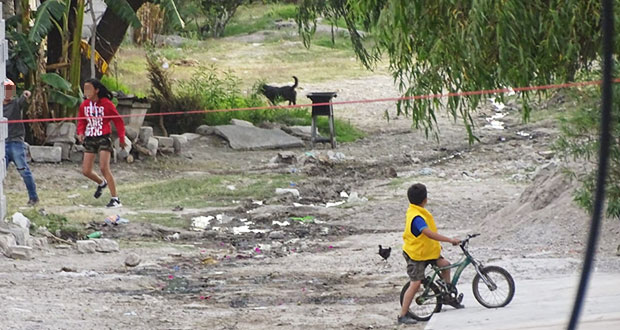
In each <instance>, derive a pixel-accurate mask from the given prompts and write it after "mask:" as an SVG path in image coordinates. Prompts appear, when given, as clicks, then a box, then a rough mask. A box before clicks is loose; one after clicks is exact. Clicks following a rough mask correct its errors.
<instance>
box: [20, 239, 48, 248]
mask: <svg viewBox="0 0 620 330" xmlns="http://www.w3.org/2000/svg"><path fill="white" fill-rule="evenodd" d="M26 245H27V246H29V247H31V248H33V249H36V250H47V249H49V243H48V241H47V237H30V238H29V239H28V242H26Z"/></svg>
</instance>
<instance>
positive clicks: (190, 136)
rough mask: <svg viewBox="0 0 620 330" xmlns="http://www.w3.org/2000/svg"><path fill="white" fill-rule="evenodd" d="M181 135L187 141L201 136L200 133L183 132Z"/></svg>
mask: <svg viewBox="0 0 620 330" xmlns="http://www.w3.org/2000/svg"><path fill="white" fill-rule="evenodd" d="M181 135H182V136H184V137H185V138H186V139H187V142H190V141H194V140H197V139H200V137H201V136H202V135H200V134H196V133H183V134H181Z"/></svg>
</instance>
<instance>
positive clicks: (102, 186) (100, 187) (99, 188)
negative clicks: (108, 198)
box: [93, 180, 108, 198]
mask: <svg viewBox="0 0 620 330" xmlns="http://www.w3.org/2000/svg"><path fill="white" fill-rule="evenodd" d="M107 186H108V182H107V181H105V180H103V183H102V184H99V185H97V190H95V194H94V195H93V196H94V197H95V198H99V197H101V194H102V193H103V189H105V187H107Z"/></svg>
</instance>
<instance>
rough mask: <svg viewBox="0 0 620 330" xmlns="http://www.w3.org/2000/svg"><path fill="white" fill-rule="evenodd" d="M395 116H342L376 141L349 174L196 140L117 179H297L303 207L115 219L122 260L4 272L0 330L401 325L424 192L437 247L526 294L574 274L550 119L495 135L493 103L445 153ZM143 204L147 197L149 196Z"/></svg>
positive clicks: (309, 159)
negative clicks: (167, 220) (406, 245)
mask: <svg viewBox="0 0 620 330" xmlns="http://www.w3.org/2000/svg"><path fill="white" fill-rule="evenodd" d="M302 87H303V89H304V91H314V90H321V91H325V90H336V91H338V92H339V96H338V99H337V100H338V101H341V100H342V101H344V100H353V99H360V98H362V99H366V98H375V97H391V96H395V95H397V93H396V91H395V89H394V88H393V86H392V80H391V78H389V77H384V76H374V77H367V78H360V79H353V80H343V81H333V82H329V83H324V84H315V85H303V86H302ZM299 102H300V103H302V101H299ZM394 108H395V107H394V104H383V103H379V104H374V103H371V104H366V105H363V106H352V105H348V106H346V107H345V106H342V107H336V114H337V116H338V117H339V118H342V119H346V120H350V121H351V122H352V123H353V124H354V125H355V126H357V127H360V128H361V129H363V130H364V131H365V132H367V136H366V137H365V138H363V139H361V140H359V141H357V142H354V143H347V144H340V145H339V146H338V148H337V150H335V151H336V152H341V153H342V154H344V156H345V159H330V158H329V157H328V156H327V152H328V151H329V150H330V149H329V148H328V146H327V145H325V146H318V147H317V148H316V149H314V150H310V148H309V147H306V148H300V149H294V150H291V151H293V152H294V153H295V155H296V156H297V159H298V162H297V163H294V164H275V165H274V164H270V160H271V159H272V158H273V157H274V156H276V155H277V153H278V151H274V150H266V151H247V152H238V151H233V150H231V149H229V148H227V147H226V146H225V144H223V143H221V141H214V140H213V138H209V137H202V138H200V139H198V140H194V141H193V142H191V148H190V154H191V159H189V158H187V157H176V158H171V159H169V160H168V161H170V162H171V164H173V165H170V166H164V165H161V163H163V162H165V161H166V160H165V159H160V160H158V164H159V165H157V166H158V167H155V166H153V164H149V163H147V162H136V163H133V164H126V163H119V164H116V165H113V171H114V173H115V175H116V177H117V181H118V182H119V183H120V188H119V191H120V193H121V197H122V196H123V189H124V188H125V189H129V187H130V186H135V185H139V184H141V183H148V182H151V181H156V180H161V179H180V178H187V179H190V180H191V179H192V178H198V177H202V176H205V175H206V176H209V175H213V176H215V175H220V174H227V175H232V176H234V177H238V178H239V181H237V184H236V185H237V187H236V188H237V189H238V188H239V186H240V184H241V185H242V184H243V182H244V181H243V180H244V178H246V179H247V180H250V179H249V178H255V177H256V176H258V177H265V176H269V175H272V174H279V175H289V174H290V175H291V180H290V181H294V182H293V184H294V187H295V188H296V189H298V190H299V192H300V198H299V199H297V198H295V197H293V196H286V195H285V196H276V195H275V193H270V194H268V195H267V196H265V198H260V197H254V196H249V197H248V196H245V197H241V198H239V200H237V201H234V203H232V204H230V205H218V204H217V203H213V200H211V201H209V200H205V201H204V204H203V205H200V203H198V205H192V206H191V207H188V206H186V207H185V208H184V210H183V211H182V212H175V211H172V210H171V208H168V207H167V206H165V205H163V204H162V206H161V207H157V205H148V207H147V210H144V209H143V208H141V207H139V205H131V203H128V202H126V201H125V203H124V204H125V206H124V207H123V209H122V210H120V211H119V213H120V214H121V215H123V216H124V217H126V218H127V219H130V224H128V225H119V226H118V227H114V228H106V227H103V228H97V229H101V230H102V231H103V232H104V237H109V238H114V239H118V240H119V241H120V243H121V250H120V252H118V253H110V254H101V253H98V254H78V253H77V252H76V251H75V250H73V249H63V248H62V246H59V245H58V244H51V245H50V248H49V249H48V250H46V251H40V252H38V253H37V254H36V257H35V258H34V259H33V260H28V261H23V260H12V259H8V258H4V257H1V258H0V279H1V280H0V286H1V287H2V289H1V290H0V301H2V311H3V317H2V318H1V320H0V328H2V329H130V328H131V329H302V328H303V329H390V328H397V327H398V326H397V325H396V315H397V313H398V310H399V302H398V294H399V292H400V288H401V286H402V285H403V284H404V283H405V281H406V280H407V277H406V273H405V263H404V260H403V258H402V256H401V252H400V250H401V242H402V238H401V234H402V230H403V222H404V213H405V210H406V207H407V200H406V189H407V188H408V187H409V185H410V184H412V183H415V182H422V183H424V184H426V185H427V187H428V189H429V199H430V202H429V205H428V208H429V210H430V211H431V212H432V213H433V215H434V216H435V219H436V221H437V223H438V225H439V230H440V232H442V233H444V234H446V235H449V236H457V237H463V236H465V235H466V234H468V233H475V232H478V233H481V234H482V235H481V236H480V237H479V238H476V239H474V240H472V244H471V250H472V253H473V254H474V255H475V256H476V257H478V258H480V259H481V260H483V261H485V262H487V263H489V264H497V265H501V266H503V267H505V268H506V269H507V270H508V271H509V272H510V273H511V274H512V275H513V277H514V278H515V280H516V285H517V294H518V286H519V280H522V279H536V278H552V277H554V276H556V275H558V274H571V273H575V272H578V271H579V269H580V265H581V257H582V254H583V250H584V246H585V242H586V237H587V234H588V224H589V222H590V219H589V217H588V215H587V214H585V213H584V212H583V211H582V210H580V209H578V208H577V207H576V206H574V205H573V203H572V197H571V191H572V188H573V187H574V183H571V182H569V181H568V180H566V179H565V178H564V177H563V176H562V175H561V168H562V166H563V165H565V164H563V163H562V161H560V160H559V159H558V158H556V157H555V156H554V155H553V153H550V152H549V151H550V145H551V143H553V140H554V138H555V136H556V134H557V131H556V128H555V123H554V122H553V121H551V120H539V121H536V122H534V123H530V124H522V123H521V122H520V116H521V115H520V113H519V112H518V111H517V110H516V109H510V107H509V109H507V110H505V112H506V113H507V116H506V117H505V118H503V119H502V120H503V121H504V123H505V126H506V129H504V130H496V129H492V128H484V126H485V125H486V123H487V121H486V118H487V117H490V116H491V115H493V114H494V113H495V110H494V109H493V107H492V106H491V105H490V104H486V105H483V106H482V107H481V109H480V111H479V112H478V113H477V114H476V118H475V121H476V123H477V124H478V125H479V127H478V130H477V133H478V134H479V137H480V138H481V141H480V142H479V143H476V144H474V145H469V144H468V142H467V139H466V133H465V130H464V128H463V127H462V125H460V124H459V123H454V121H453V120H452V119H450V118H448V117H445V116H443V115H442V116H441V117H440V118H438V121H439V127H440V130H441V131H440V132H441V133H440V135H441V139H440V141H439V142H435V141H433V140H427V139H426V138H425V137H424V135H423V134H422V133H421V132H419V131H416V130H412V129H411V119H410V118H405V117H402V116H401V117H396V116H395V112H394V111H395V110H394ZM386 110H387V111H389V112H390V113H391V116H390V117H391V119H390V121H387V120H385V118H384V111H386ZM308 152H311V153H312V155H309V154H307V153H308ZM79 167H80V165H79V164H73V163H63V164H61V165H40V164H34V165H33V166H32V168H33V172H34V173H35V175H36V179H37V183H38V185H39V189H40V190H47V191H48V192H49V191H53V192H55V193H57V194H61V195H62V194H67V195H69V194H72V189H79V188H80V187H81V186H83V185H87V184H88V183H87V181H86V179H84V178H83V177H82V176H81V174H80V172H79ZM9 172H10V175H9V177H8V178H7V180H6V181H5V189H6V190H8V191H10V192H21V193H23V194H25V191H24V190H25V189H24V187H23V184H22V183H21V179H20V178H19V176H17V174H16V173H15V170H14V169H13V168H12V167H11V168H10V170H9ZM394 174H396V176H394ZM282 188H290V185H288V186H282ZM343 191H344V192H346V193H347V194H348V195H351V194H352V193H357V194H358V196H360V197H362V199H361V200H359V201H357V202H356V201H351V202H345V203H344V204H341V205H338V206H333V207H326V203H335V202H339V201H347V200H348V199H347V198H346V197H341V192H343ZM142 193H143V194H145V195H148V194H151V193H152V191H149V189H148V187H145V188H144V189H143V191H142ZM365 199H367V200H365ZM89 203H90V204H87V205H84V204H81V203H76V202H73V201H72V200H71V199H70V198H69V197H67V203H66V204H64V205H46V202H45V201H44V200H43V201H42V204H41V206H40V207H41V208H45V209H46V210H47V211H49V212H54V213H61V214H62V213H67V212H70V211H75V210H79V211H80V212H82V213H89V212H92V213H93V214H105V213H106V212H108V211H106V210H103V209H102V208H101V207H97V205H98V204H97V203H99V202H97V201H92V202H89ZM101 205H103V202H102V203H101ZM137 209H141V212H142V213H144V212H145V211H148V212H152V213H153V214H157V215H158V216H160V217H161V214H169V215H170V216H171V217H173V218H174V219H177V221H178V224H177V226H163V225H158V224H152V223H149V221H134V219H133V218H132V217H133V216H135V214H136V213H137ZM108 213H109V212H108ZM218 215H220V217H219V219H218V218H215V219H213V220H212V221H211V222H210V223H209V225H208V226H207V227H206V229H205V230H203V231H192V230H190V225H191V219H192V218H196V217H199V216H204V217H209V216H213V217H216V216H218ZM97 217H99V215H97ZM102 220H103V218H101V221H99V223H101V222H103V221H102ZM175 234H176V235H175ZM619 234H620V223H618V221H614V220H605V221H604V225H603V228H602V231H601V236H600V240H599V250H598V255H597V263H596V268H597V271H601V272H607V273H615V274H619V275H620V257H617V256H616V248H617V246H618V244H619V243H620V241H619V240H618V237H619ZM379 244H381V245H383V246H390V247H392V256H391V257H390V258H389V259H388V262H387V263H386V262H383V260H382V259H381V258H380V256H379V255H378V254H377V250H378V245H379ZM443 248H444V254H445V256H446V257H447V258H448V259H450V260H457V259H458V258H459V257H460V253H459V250H458V249H457V248H455V247H451V246H447V245H446V246H444V247H443ZM131 252H135V253H137V254H138V255H139V256H140V257H141V259H142V262H141V263H140V265H138V266H137V267H135V268H128V267H126V266H125V265H124V260H125V257H126V256H127V255H128V254H129V253H131ZM63 268H64V270H63ZM472 272H473V271H471V270H468V271H466V272H465V274H464V275H463V277H462V279H461V288H462V291H463V292H464V293H465V295H471V290H470V289H469V288H470V284H469V283H470V282H471V278H472V276H473V274H472ZM446 312H447V313H449V312H450V308H446ZM567 318H568V315H567ZM423 327H424V323H420V324H418V325H416V326H412V327H408V328H411V329H422V328H423Z"/></svg>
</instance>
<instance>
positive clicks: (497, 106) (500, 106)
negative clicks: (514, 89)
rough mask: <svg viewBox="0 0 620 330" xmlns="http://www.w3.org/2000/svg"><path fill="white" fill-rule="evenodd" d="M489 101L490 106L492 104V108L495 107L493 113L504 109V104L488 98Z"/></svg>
mask: <svg viewBox="0 0 620 330" xmlns="http://www.w3.org/2000/svg"><path fill="white" fill-rule="evenodd" d="M489 101H491V104H493V106H494V107H495V111H497V112H501V111H502V110H504V108H505V107H506V105H505V104H504V103H501V102H495V98H494V97H490V98H489Z"/></svg>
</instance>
